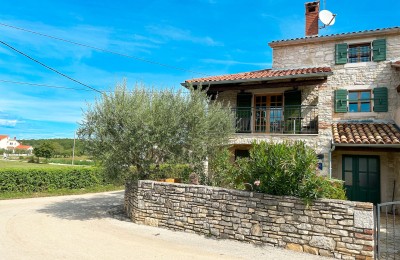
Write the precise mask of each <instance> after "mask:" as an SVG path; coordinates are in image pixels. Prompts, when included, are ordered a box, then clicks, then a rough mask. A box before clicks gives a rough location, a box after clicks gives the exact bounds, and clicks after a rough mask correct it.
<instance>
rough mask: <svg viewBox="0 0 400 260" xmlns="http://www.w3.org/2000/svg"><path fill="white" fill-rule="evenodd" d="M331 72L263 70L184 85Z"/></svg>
mask: <svg viewBox="0 0 400 260" xmlns="http://www.w3.org/2000/svg"><path fill="white" fill-rule="evenodd" d="M331 72H332V70H331V68H330V67H316V68H302V69H286V70H273V69H265V70H257V71H250V72H242V73H237V74H227V75H220V76H211V77H204V78H197V79H190V80H186V83H194V82H219V81H236V80H237V81H240V80H249V79H260V80H261V79H265V80H268V78H279V77H285V76H296V75H310V76H311V75H313V74H314V75H315V74H319V73H331Z"/></svg>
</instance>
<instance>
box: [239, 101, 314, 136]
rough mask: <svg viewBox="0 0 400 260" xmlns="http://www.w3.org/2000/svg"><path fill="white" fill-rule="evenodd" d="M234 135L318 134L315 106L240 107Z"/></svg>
mask: <svg viewBox="0 0 400 260" xmlns="http://www.w3.org/2000/svg"><path fill="white" fill-rule="evenodd" d="M232 110H233V112H234V113H235V115H236V133H257V134H259V133H260V134H261V133H264V134H318V108H317V106H283V107H240V108H234V109H232Z"/></svg>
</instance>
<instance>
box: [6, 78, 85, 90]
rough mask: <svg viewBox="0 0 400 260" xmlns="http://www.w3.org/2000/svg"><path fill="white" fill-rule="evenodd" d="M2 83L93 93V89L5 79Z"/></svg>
mask: <svg viewBox="0 0 400 260" xmlns="http://www.w3.org/2000/svg"><path fill="white" fill-rule="evenodd" d="M0 82H5V83H13V84H20V85H30V86H38V87H46V88H60V89H70V90H82V91H92V90H91V89H84V88H70V87H63V86H54V85H47V84H40V83H32V82H21V81H13V80H4V79H0Z"/></svg>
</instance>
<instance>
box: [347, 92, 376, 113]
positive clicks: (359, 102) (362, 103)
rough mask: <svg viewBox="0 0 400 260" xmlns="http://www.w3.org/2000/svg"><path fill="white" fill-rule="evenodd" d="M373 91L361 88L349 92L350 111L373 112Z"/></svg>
mask: <svg viewBox="0 0 400 260" xmlns="http://www.w3.org/2000/svg"><path fill="white" fill-rule="evenodd" d="M371 107H372V106H371V91H370V90H359V91H350V92H349V112H350V113H354V112H371Z"/></svg>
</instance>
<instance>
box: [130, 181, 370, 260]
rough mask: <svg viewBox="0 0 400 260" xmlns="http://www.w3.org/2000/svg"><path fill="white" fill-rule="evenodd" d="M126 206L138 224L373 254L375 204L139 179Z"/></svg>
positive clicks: (334, 252)
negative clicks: (306, 201) (307, 200)
mask: <svg viewBox="0 0 400 260" xmlns="http://www.w3.org/2000/svg"><path fill="white" fill-rule="evenodd" d="M125 209H126V212H127V214H128V215H129V217H130V218H131V219H132V220H133V221H134V222H136V223H140V224H146V225H150V226H156V227H163V228H168V229H172V230H178V231H185V232H191V233H197V234H204V235H207V236H213V237H217V238H223V239H234V240H239V241H245V242H251V243H254V244H260V245H262V244H267V245H272V246H279V247H284V248H287V249H291V250H296V251H304V252H307V253H311V254H317V255H322V256H330V257H335V258H339V259H372V258H373V255H374V253H373V252H374V251H373V246H374V240H373V226H374V225H373V205H372V204H370V203H361V202H352V201H340V200H318V201H316V202H315V203H314V204H313V205H312V206H306V205H305V204H304V203H303V202H302V201H301V200H299V199H297V198H293V197H279V196H271V195H267V194H262V193H254V192H246V191H237V190H229V189H223V188H216V187H208V186H200V185H187V184H170V183H160V182H153V181H139V182H138V183H134V184H128V185H127V186H126V192H125Z"/></svg>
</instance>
